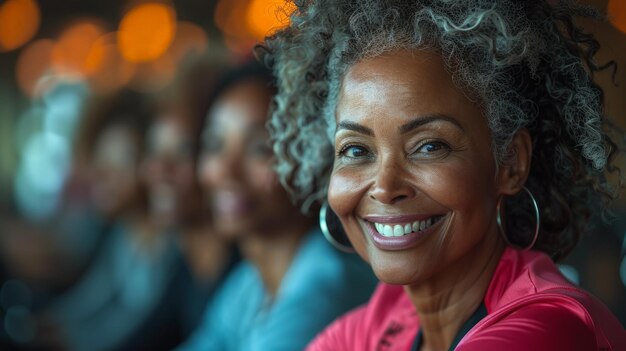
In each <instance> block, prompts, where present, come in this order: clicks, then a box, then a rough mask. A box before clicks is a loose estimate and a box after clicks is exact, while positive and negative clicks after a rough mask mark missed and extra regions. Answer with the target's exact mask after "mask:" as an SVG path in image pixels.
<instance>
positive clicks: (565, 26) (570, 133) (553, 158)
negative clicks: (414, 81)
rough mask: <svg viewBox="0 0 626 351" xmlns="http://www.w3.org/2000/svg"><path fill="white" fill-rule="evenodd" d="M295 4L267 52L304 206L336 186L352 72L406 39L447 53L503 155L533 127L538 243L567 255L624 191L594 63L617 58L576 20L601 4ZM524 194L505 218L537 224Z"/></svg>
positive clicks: (279, 121)
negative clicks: (616, 177)
mask: <svg viewBox="0 0 626 351" xmlns="http://www.w3.org/2000/svg"><path fill="white" fill-rule="evenodd" d="M295 3H296V5H297V8H296V10H295V11H294V12H293V13H292V14H291V24H290V26H289V27H287V28H285V29H283V30H281V31H279V32H277V33H276V34H274V35H273V36H271V37H268V38H267V39H266V42H265V46H261V47H259V48H257V54H258V56H259V57H260V59H262V60H263V61H264V62H265V63H266V64H267V65H269V66H270V67H271V68H272V69H273V71H274V74H275V76H276V77H277V85H278V94H277V95H276V97H275V104H274V109H273V112H272V119H271V121H270V123H269V127H270V130H271V132H272V137H273V142H274V151H275V153H276V155H277V159H278V163H277V172H278V174H279V176H280V178H281V180H282V182H283V184H284V185H285V186H286V187H287V189H288V190H289V191H290V192H291V193H292V194H293V196H294V197H295V198H296V199H297V200H299V201H300V202H301V204H302V206H303V209H305V210H307V209H309V208H310V207H311V206H312V205H314V204H315V203H317V202H319V201H321V200H323V199H324V198H325V196H326V191H327V184H328V179H329V175H330V170H331V168H332V164H333V158H334V155H333V150H334V148H333V143H334V129H335V125H336V123H335V105H336V100H337V96H338V91H339V87H340V84H341V80H342V78H343V75H344V73H345V72H346V70H347V68H348V67H350V66H351V65H353V64H354V63H356V62H358V61H360V60H362V59H364V58H369V57H375V56H377V55H381V54H383V53H385V52H388V51H391V50H396V49H420V50H434V51H436V52H438V53H440V54H441V55H442V57H443V59H444V61H445V63H446V65H447V67H448V69H449V71H450V72H451V73H452V76H453V78H454V80H455V82H456V84H458V85H459V86H460V87H461V88H463V89H464V91H466V92H467V93H468V95H470V96H471V97H472V98H473V99H474V100H475V101H476V103H477V104H479V105H480V107H481V108H482V110H483V111H484V114H485V116H486V118H487V120H488V124H489V127H490V129H491V133H492V139H493V150H494V156H495V158H496V160H497V161H498V163H500V164H502V163H504V162H507V157H509V156H510V155H507V152H506V151H507V146H508V144H509V142H510V140H511V139H512V137H513V135H514V134H515V133H516V131H517V130H519V129H520V128H528V130H529V132H530V133H531V136H532V139H533V147H534V149H533V155H532V157H533V162H532V168H531V171H530V175H529V178H528V181H527V183H526V186H527V187H528V188H529V189H530V190H532V191H533V193H534V194H535V197H536V198H537V201H538V203H539V206H540V209H541V218H542V222H541V232H540V236H539V240H538V241H537V244H536V245H535V247H536V248H537V249H540V250H543V251H545V252H547V253H548V254H550V255H551V256H552V257H553V259H555V260H558V259H560V258H562V257H564V256H565V255H567V253H569V251H571V249H572V248H573V247H574V246H575V244H576V243H577V242H578V240H579V237H580V235H581V233H582V232H584V230H585V226H586V224H587V223H588V219H589V216H590V214H591V213H592V212H593V211H592V209H596V208H598V207H597V205H598V201H600V203H603V202H608V201H610V200H611V199H612V198H614V196H615V191H614V189H613V188H612V186H611V185H610V184H609V183H608V182H607V180H606V178H605V174H604V171H605V170H609V171H613V170H614V167H613V166H611V160H612V158H613V154H614V153H615V151H616V147H615V144H614V143H613V142H612V140H611V138H610V137H609V136H608V135H607V133H606V130H607V127H608V125H607V123H608V122H607V121H606V119H605V118H604V116H603V102H602V90H601V89H600V88H599V87H598V86H597V85H596V84H594V82H593V80H592V74H593V72H595V71H598V70H601V69H604V68H611V67H612V68H613V69H615V64H614V63H613V62H609V63H608V64H606V65H604V66H602V67H599V66H598V65H597V64H596V63H595V62H594V60H593V56H594V54H595V52H596V51H597V50H598V47H599V45H598V43H597V41H596V40H595V39H594V38H593V37H592V36H591V35H589V34H587V33H585V32H583V31H582V30H581V29H580V28H578V27H576V26H575V25H574V23H573V16H577V15H581V16H587V17H594V18H599V17H600V15H599V13H597V12H596V11H594V10H593V9H592V8H589V7H584V6H580V5H576V4H574V3H573V2H570V1H561V2H560V3H559V4H558V5H554V6H552V5H550V4H548V3H547V1H545V0H526V1H513V0H464V1H451V0H415V1H402V0H303V1H295ZM516 198H517V197H515V198H513V199H512V201H513V202H514V203H513V204H512V205H511V206H507V207H506V211H507V213H506V217H507V219H511V220H512V221H515V219H518V220H519V223H528V222H530V223H532V225H533V226H534V222H533V219H532V216H531V212H530V211H531V208H530V207H529V206H527V205H526V206H524V205H521V204H519V203H517V204H516V203H515V202H517V201H520V200H519V199H516ZM527 218H531V219H530V220H526V219H527ZM521 219H524V220H521ZM516 227H518V228H526V230H528V228H527V226H526V227H525V226H523V225H522V226H521V227H520V226H516ZM518 231H519V232H520V233H521V232H522V231H523V229H522V230H518Z"/></svg>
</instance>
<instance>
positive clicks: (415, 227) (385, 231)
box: [372, 216, 443, 237]
mask: <svg viewBox="0 0 626 351" xmlns="http://www.w3.org/2000/svg"><path fill="white" fill-rule="evenodd" d="M441 218H443V216H433V217H430V218H427V219H424V220H420V221H413V222H409V223H396V224H393V223H377V222H372V224H374V228H375V229H376V231H377V232H378V234H380V235H382V236H386V237H392V236H403V235H407V234H411V233H417V232H421V231H424V230H425V229H428V228H430V227H431V226H432V225H434V224H436V223H437V222H438V221H439V220H440V219H441Z"/></svg>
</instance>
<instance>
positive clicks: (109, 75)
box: [87, 32, 135, 93]
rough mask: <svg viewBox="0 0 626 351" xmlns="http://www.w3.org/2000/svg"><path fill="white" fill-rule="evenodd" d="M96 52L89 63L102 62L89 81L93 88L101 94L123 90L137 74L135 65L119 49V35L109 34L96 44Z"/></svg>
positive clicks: (93, 51) (99, 39)
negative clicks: (123, 56)
mask: <svg viewBox="0 0 626 351" xmlns="http://www.w3.org/2000/svg"><path fill="white" fill-rule="evenodd" d="M94 48H95V49H94V50H92V51H91V54H92V55H94V56H95V57H94V58H89V59H88V60H87V62H96V61H100V62H102V63H101V64H100V65H99V68H98V69H97V70H95V71H94V72H93V75H92V76H91V77H90V79H89V83H91V85H92V87H93V88H94V90H95V91H97V92H99V93H108V92H112V91H115V90H116V89H119V88H121V87H122V86H124V85H125V84H126V83H128V82H129V81H130V79H131V78H132V76H133V74H134V73H135V64H133V63H130V62H128V61H126V60H124V58H122V55H121V54H120V52H119V51H118V49H117V33H116V32H114V33H107V34H105V35H103V36H101V37H100V38H98V40H97V41H96V42H95V43H94Z"/></svg>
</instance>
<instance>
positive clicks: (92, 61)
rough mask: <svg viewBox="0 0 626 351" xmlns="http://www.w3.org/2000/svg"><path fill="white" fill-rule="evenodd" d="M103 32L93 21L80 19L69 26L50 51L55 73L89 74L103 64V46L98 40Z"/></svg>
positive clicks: (86, 75)
mask: <svg viewBox="0 0 626 351" xmlns="http://www.w3.org/2000/svg"><path fill="white" fill-rule="evenodd" d="M103 34H104V30H103V29H102V26H101V25H100V24H99V23H97V22H94V21H89V20H81V21H79V22H76V23H74V24H73V25H71V26H69V27H68V28H67V29H66V30H65V31H63V33H61V35H60V36H59V39H58V41H57V44H56V46H55V48H54V51H53V53H52V63H53V65H54V70H55V72H56V73H59V74H65V75H76V76H84V77H88V76H91V75H92V74H93V73H94V72H96V71H98V70H99V69H100V68H101V67H102V65H103V64H104V48H103V47H102V44H101V43H100V42H99V41H98V38H100V37H101V36H102V35H103Z"/></svg>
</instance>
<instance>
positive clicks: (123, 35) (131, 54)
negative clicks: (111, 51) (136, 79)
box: [118, 3, 176, 62]
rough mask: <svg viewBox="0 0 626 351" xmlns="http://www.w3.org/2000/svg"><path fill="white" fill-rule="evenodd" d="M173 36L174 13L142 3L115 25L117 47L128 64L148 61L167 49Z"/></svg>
mask: <svg viewBox="0 0 626 351" xmlns="http://www.w3.org/2000/svg"><path fill="white" fill-rule="evenodd" d="M175 33H176V13H175V12H174V9H173V8H172V7H171V6H168V5H166V4H161V3H145V4H141V5H137V6H135V7H133V8H132V9H130V11H128V12H127V13H126V15H124V18H123V19H122V22H121V23H120V26H119V32H118V45H119V49H120V52H121V54H122V56H123V57H124V58H125V59H126V60H128V61H130V62H148V61H152V60H155V59H157V58H159V57H160V56H161V55H163V54H164V53H165V52H166V51H167V49H168V48H169V46H170V44H171V43H172V40H173V39H174V35H175Z"/></svg>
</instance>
